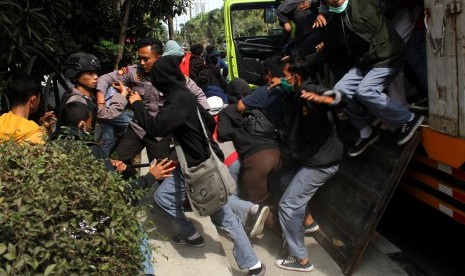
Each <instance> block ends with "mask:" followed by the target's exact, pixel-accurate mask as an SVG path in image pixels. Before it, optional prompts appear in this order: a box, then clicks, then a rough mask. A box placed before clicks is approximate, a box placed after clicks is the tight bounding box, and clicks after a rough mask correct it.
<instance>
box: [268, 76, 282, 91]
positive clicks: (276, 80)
mask: <svg viewBox="0 0 465 276" xmlns="http://www.w3.org/2000/svg"><path fill="white" fill-rule="evenodd" d="M279 85H281V79H280V78H277V77H273V78H272V79H270V81H269V82H268V89H272V88H275V87H276V86H279Z"/></svg>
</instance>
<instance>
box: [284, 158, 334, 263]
mask: <svg viewBox="0 0 465 276" xmlns="http://www.w3.org/2000/svg"><path fill="white" fill-rule="evenodd" d="M338 168H339V165H336V166H332V167H327V168H315V167H301V168H298V169H296V170H290V171H287V172H285V173H284V174H283V175H282V177H281V180H280V181H281V183H280V184H281V186H282V187H283V188H286V190H285V192H284V194H283V196H282V197H281V200H280V201H279V223H280V224H281V228H282V230H283V237H284V239H285V240H286V242H287V244H288V247H289V254H290V255H292V256H295V257H297V258H299V259H304V258H308V251H307V248H306V247H305V243H304V236H305V230H304V217H305V210H306V208H307V204H308V202H309V201H310V199H311V198H312V197H313V195H314V194H315V192H316V191H317V190H318V188H319V187H320V186H322V185H323V184H325V183H326V181H327V180H328V179H329V178H331V177H332V176H333V175H335V174H336V172H337V170H338Z"/></svg>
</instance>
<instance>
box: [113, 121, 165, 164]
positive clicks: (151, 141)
mask: <svg viewBox="0 0 465 276" xmlns="http://www.w3.org/2000/svg"><path fill="white" fill-rule="evenodd" d="M170 143H171V136H169V137H163V139H161V140H160V141H158V140H157V139H155V138H154V137H149V136H148V135H145V137H144V138H143V139H140V138H139V136H137V134H136V133H135V132H134V130H133V129H132V127H129V128H128V129H127V130H126V132H125V133H124V135H123V136H122V137H121V139H120V141H119V143H118V145H117V146H116V149H115V155H116V157H117V158H118V160H122V161H125V162H126V161H130V160H131V159H133V158H134V157H135V156H136V155H137V154H138V153H139V152H141V151H142V149H144V148H147V157H148V159H149V162H152V160H153V159H157V160H161V159H163V158H168V157H169V153H170Z"/></svg>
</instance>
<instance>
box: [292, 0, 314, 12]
mask: <svg viewBox="0 0 465 276" xmlns="http://www.w3.org/2000/svg"><path fill="white" fill-rule="evenodd" d="M311 7H312V2H311V1H310V0H305V1H302V2H301V3H299V4H298V5H297V7H296V10H297V11H303V10H306V9H310V8H311Z"/></svg>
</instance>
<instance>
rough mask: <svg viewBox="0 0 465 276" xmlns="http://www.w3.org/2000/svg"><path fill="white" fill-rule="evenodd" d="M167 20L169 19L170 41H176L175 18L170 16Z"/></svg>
mask: <svg viewBox="0 0 465 276" xmlns="http://www.w3.org/2000/svg"><path fill="white" fill-rule="evenodd" d="M167 19H168V37H169V39H170V40H174V26H173V16H171V15H169V16H168V17H167Z"/></svg>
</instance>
